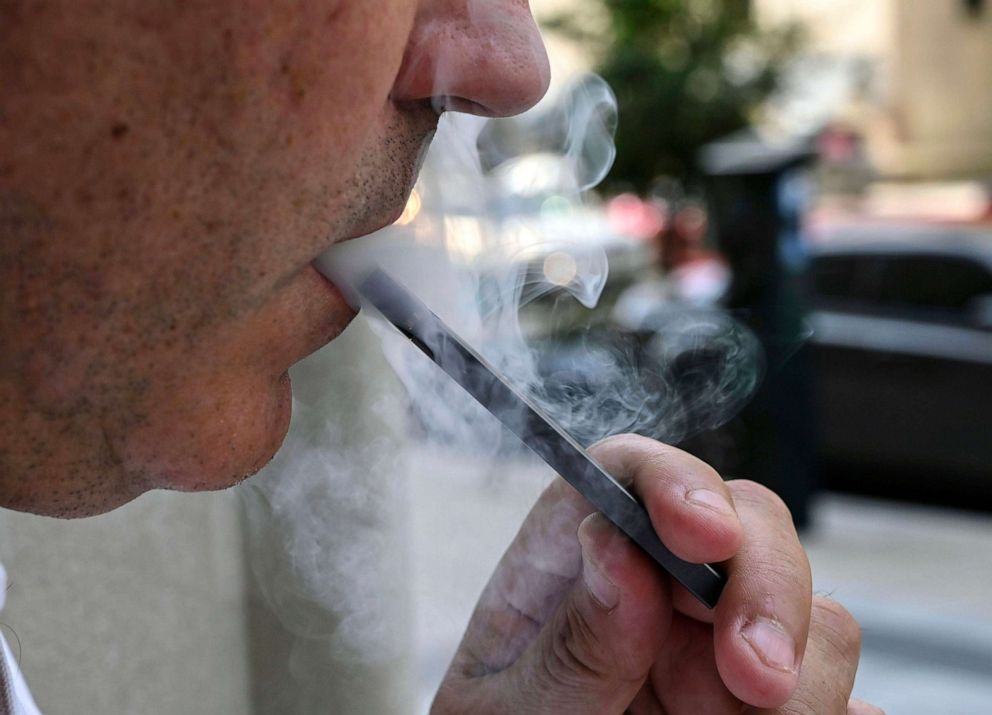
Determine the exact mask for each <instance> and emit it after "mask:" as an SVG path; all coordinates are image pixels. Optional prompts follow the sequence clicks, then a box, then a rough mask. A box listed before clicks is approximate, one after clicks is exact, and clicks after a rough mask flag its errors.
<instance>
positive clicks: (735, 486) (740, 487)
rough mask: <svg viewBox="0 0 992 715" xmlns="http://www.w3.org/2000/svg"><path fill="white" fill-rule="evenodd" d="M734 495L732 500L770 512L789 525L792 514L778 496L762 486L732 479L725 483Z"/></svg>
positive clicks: (746, 480) (748, 480)
mask: <svg viewBox="0 0 992 715" xmlns="http://www.w3.org/2000/svg"><path fill="white" fill-rule="evenodd" d="M727 486H728V487H729V488H730V490H731V492H732V493H733V495H734V500H735V501H739V502H744V503H747V504H750V505H752V506H754V507H757V508H759V509H761V510H762V511H764V512H770V513H771V514H772V515H774V516H776V517H778V518H779V519H788V520H789V521H790V523H791V521H792V512H791V511H789V507H788V506H786V504H785V502H784V501H783V500H782V497H780V496H779V495H778V494H776V493H775V492H773V491H772V490H771V489H769V488H768V487H766V486H764V485H763V484H758V483H757V482H755V481H752V480H750V479H734V480H732V481H729V482H727Z"/></svg>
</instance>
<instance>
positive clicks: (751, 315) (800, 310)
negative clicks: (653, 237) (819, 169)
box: [701, 131, 817, 527]
mask: <svg viewBox="0 0 992 715" xmlns="http://www.w3.org/2000/svg"><path fill="white" fill-rule="evenodd" d="M814 156H815V154H814V152H813V150H812V145H811V143H808V142H793V143H787V144H784V143H783V144H777V143H770V142H768V141H764V140H762V139H761V138H760V137H759V136H757V135H756V134H755V133H753V132H750V131H746V132H742V133H740V134H736V135H732V136H730V137H728V138H726V139H724V140H721V141H717V142H714V143H712V144H709V145H707V146H706V147H704V149H703V151H702V155H701V165H702V167H703V170H704V172H705V183H704V186H705V190H706V199H707V206H708V211H709V218H710V221H709V225H710V231H711V232H712V234H711V239H712V240H713V242H714V244H715V245H716V247H717V248H718V249H719V250H720V252H721V253H722V254H723V255H724V257H725V258H726V260H727V262H728V263H729V265H730V268H731V270H732V272H733V278H732V281H731V284H730V287H729V290H728V293H727V295H726V297H725V306H726V308H727V309H728V310H730V311H731V312H732V314H733V315H734V316H736V317H737V318H738V319H739V320H741V321H742V322H744V323H745V324H746V325H748V326H749V327H750V328H751V329H752V330H753V331H754V333H755V334H756V336H757V337H758V340H759V342H760V344H761V346H762V348H763V351H764V357H765V376H764V379H763V380H762V382H761V385H760V387H759V388H758V390H757V392H756V393H755V396H754V398H753V399H752V400H751V402H750V403H749V404H748V405H747V406H746V407H745V408H744V410H743V411H742V412H741V414H740V415H739V416H738V417H737V418H735V419H734V420H733V421H732V422H731V423H730V424H729V425H727V426H726V427H725V428H724V430H723V435H724V438H725V439H726V438H727V436H728V435H729V439H730V440H731V441H732V442H733V444H732V446H731V448H730V449H726V448H723V449H721V450H720V455H722V456H718V457H717V461H718V462H719V461H721V460H722V461H723V463H722V464H718V465H715V466H717V467H718V468H719V469H721V472H722V473H723V474H725V475H732V476H736V477H747V478H750V479H754V480H755V481H758V482H761V483H763V484H765V485H766V486H768V487H769V488H771V489H773V490H774V491H775V492H777V493H778V494H779V495H780V496H781V497H782V498H783V500H784V501H785V503H786V504H787V505H788V506H789V508H790V509H791V511H792V514H793V518H794V520H795V522H796V525H797V526H798V527H804V526H806V525H807V524H808V522H809V502H810V498H811V496H812V494H813V492H814V489H815V486H816V483H817V477H816V459H815V437H816V433H815V429H814V423H813V421H814V409H813V400H814V389H813V385H812V380H813V373H812V370H811V368H810V360H809V356H808V346H807V344H806V338H807V336H808V329H807V327H806V314H807V303H808V300H807V295H808V290H807V285H808V284H807V257H806V256H807V253H806V250H805V243H804V239H803V217H804V214H805V212H806V208H807V205H808V200H809V194H810V191H809V188H808V178H807V177H808V171H807V168H808V166H809V165H810V163H811V162H812V159H813V158H814ZM706 456H707V458H711V459H712V458H713V455H706Z"/></svg>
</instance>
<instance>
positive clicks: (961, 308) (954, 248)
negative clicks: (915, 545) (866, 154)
mask: <svg viewBox="0 0 992 715" xmlns="http://www.w3.org/2000/svg"><path fill="white" fill-rule="evenodd" d="M812 283H813V289H814V291H813V292H814V297H813V311H812V313H811V314H810V323H811V327H812V336H811V347H812V357H813V366H814V370H815V375H816V381H817V391H818V414H817V419H818V429H817V432H818V435H819V437H818V452H819V455H820V457H821V459H822V462H823V464H824V467H825V469H824V474H825V477H826V481H827V485H828V486H833V487H840V488H844V489H854V490H858V491H865V492H871V493H883V494H886V495H888V496H894V497H900V496H903V497H906V498H916V499H924V500H926V501H929V502H939V503H948V504H955V505H959V506H966V507H979V508H988V507H990V506H992V231H990V230H988V229H986V230H980V229H970V228H955V227H941V226H899V225H873V226H850V227H847V228H843V229H834V230H831V231H828V232H826V233H825V234H824V235H823V236H822V237H821V239H820V240H819V241H818V242H817V243H816V244H815V248H814V250H813V256H812Z"/></svg>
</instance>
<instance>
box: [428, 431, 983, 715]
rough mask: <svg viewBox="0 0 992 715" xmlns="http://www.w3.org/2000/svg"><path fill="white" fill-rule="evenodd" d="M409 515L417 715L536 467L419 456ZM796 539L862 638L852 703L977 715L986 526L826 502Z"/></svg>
mask: <svg viewBox="0 0 992 715" xmlns="http://www.w3.org/2000/svg"><path fill="white" fill-rule="evenodd" d="M415 461H416V463H417V464H418V469H417V471H416V474H414V475H413V476H412V481H411V484H410V490H409V498H410V514H411V531H412V550H413V569H412V571H413V573H415V574H416V582H415V624H416V638H417V641H416V650H417V655H418V660H419V669H420V681H421V685H422V703H421V711H422V712H426V711H427V708H428V706H429V703H430V698H431V697H432V695H433V692H434V690H435V689H436V687H437V683H438V682H439V681H440V678H441V676H442V675H443V673H444V670H445V668H446V667H447V663H448V660H449V659H450V657H451V655H452V653H453V652H454V649H455V647H456V646H457V643H458V640H459V638H460V637H461V633H462V630H463V629H464V627H465V623H466V621H467V619H468V616H469V614H470V613H471V610H472V606H473V604H474V603H475V600H476V598H477V597H478V594H479V592H480V591H481V589H482V587H483V586H484V585H485V581H486V579H487V578H488V576H489V574H490V572H491V571H492V569H493V567H494V566H495V564H496V562H497V560H498V559H499V556H500V555H501V553H502V551H503V549H504V548H505V547H506V545H507V544H508V543H509V541H510V539H511V538H512V536H513V534H514V533H515V531H516V529H517V526H518V525H519V523H520V522H521V521H522V519H523V517H524V516H525V515H526V513H527V511H528V509H529V508H530V505H531V504H532V503H533V501H534V499H535V498H536V497H537V495H538V494H539V493H540V491H541V490H542V488H543V486H544V484H546V483H547V479H548V470H547V469H546V468H545V467H543V465H540V464H537V463H535V461H528V460H524V459H519V460H509V461H500V462H495V463H492V464H489V465H486V466H480V465H478V464H476V463H474V460H472V459H471V458H470V457H465V456H463V455H453V454H450V453H445V452H444V451H443V450H434V449H432V450H430V451H427V450H424V452H423V454H422V455H419V456H418V458H417V459H416V460H415ZM815 518H816V524H817V527H816V528H815V529H814V531H813V532H812V533H810V534H809V535H808V536H807V537H806V538H805V539H804V541H805V544H806V546H807V549H808V550H809V554H810V560H811V563H812V566H813V574H814V584H815V588H816V589H817V592H818V593H821V594H824V593H825V594H830V595H832V596H833V597H835V598H836V599H838V600H839V601H841V602H843V603H844V604H845V606H847V607H848V608H849V609H850V610H851V611H852V612H853V613H854V614H855V615H856V616H857V617H858V619H859V621H860V622H861V624H862V629H863V643H864V645H863V653H862V665H861V670H860V673H859V677H858V681H857V685H856V688H855V694H857V695H858V696H859V697H862V698H864V699H866V700H869V701H871V702H874V703H876V704H878V705H880V706H882V707H884V708H885V709H886V710H887V712H888V714H889V715H924V714H926V715H932V714H933V713H937V712H939V713H941V715H978V714H979V713H984V712H988V711H989V703H992V569H990V568H989V556H988V554H989V553H992V517H982V516H976V515H971V514H963V513H958V512H951V511H946V510H937V509H928V508H921V507H910V506H905V505H901V504H895V503H890V502H880V501H874V500H868V499H860V498H853V497H846V496H843V497H842V496H833V495H831V496H826V497H824V498H822V499H821V500H820V503H819V505H818V506H817V509H816V511H815Z"/></svg>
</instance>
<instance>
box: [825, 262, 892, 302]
mask: <svg viewBox="0 0 992 715" xmlns="http://www.w3.org/2000/svg"><path fill="white" fill-rule="evenodd" d="M882 267H883V263H882V260H881V259H880V258H878V257H876V256H872V255H861V254H857V255H844V254H839V255H822V256H817V257H816V258H815V259H814V260H813V292H814V295H815V298H816V302H817V303H819V304H825V305H830V306H832V307H842V306H843V305H845V304H850V305H852V306H856V305H858V304H863V303H871V302H875V301H876V300H877V295H878V291H879V282H880V277H881V269H882Z"/></svg>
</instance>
